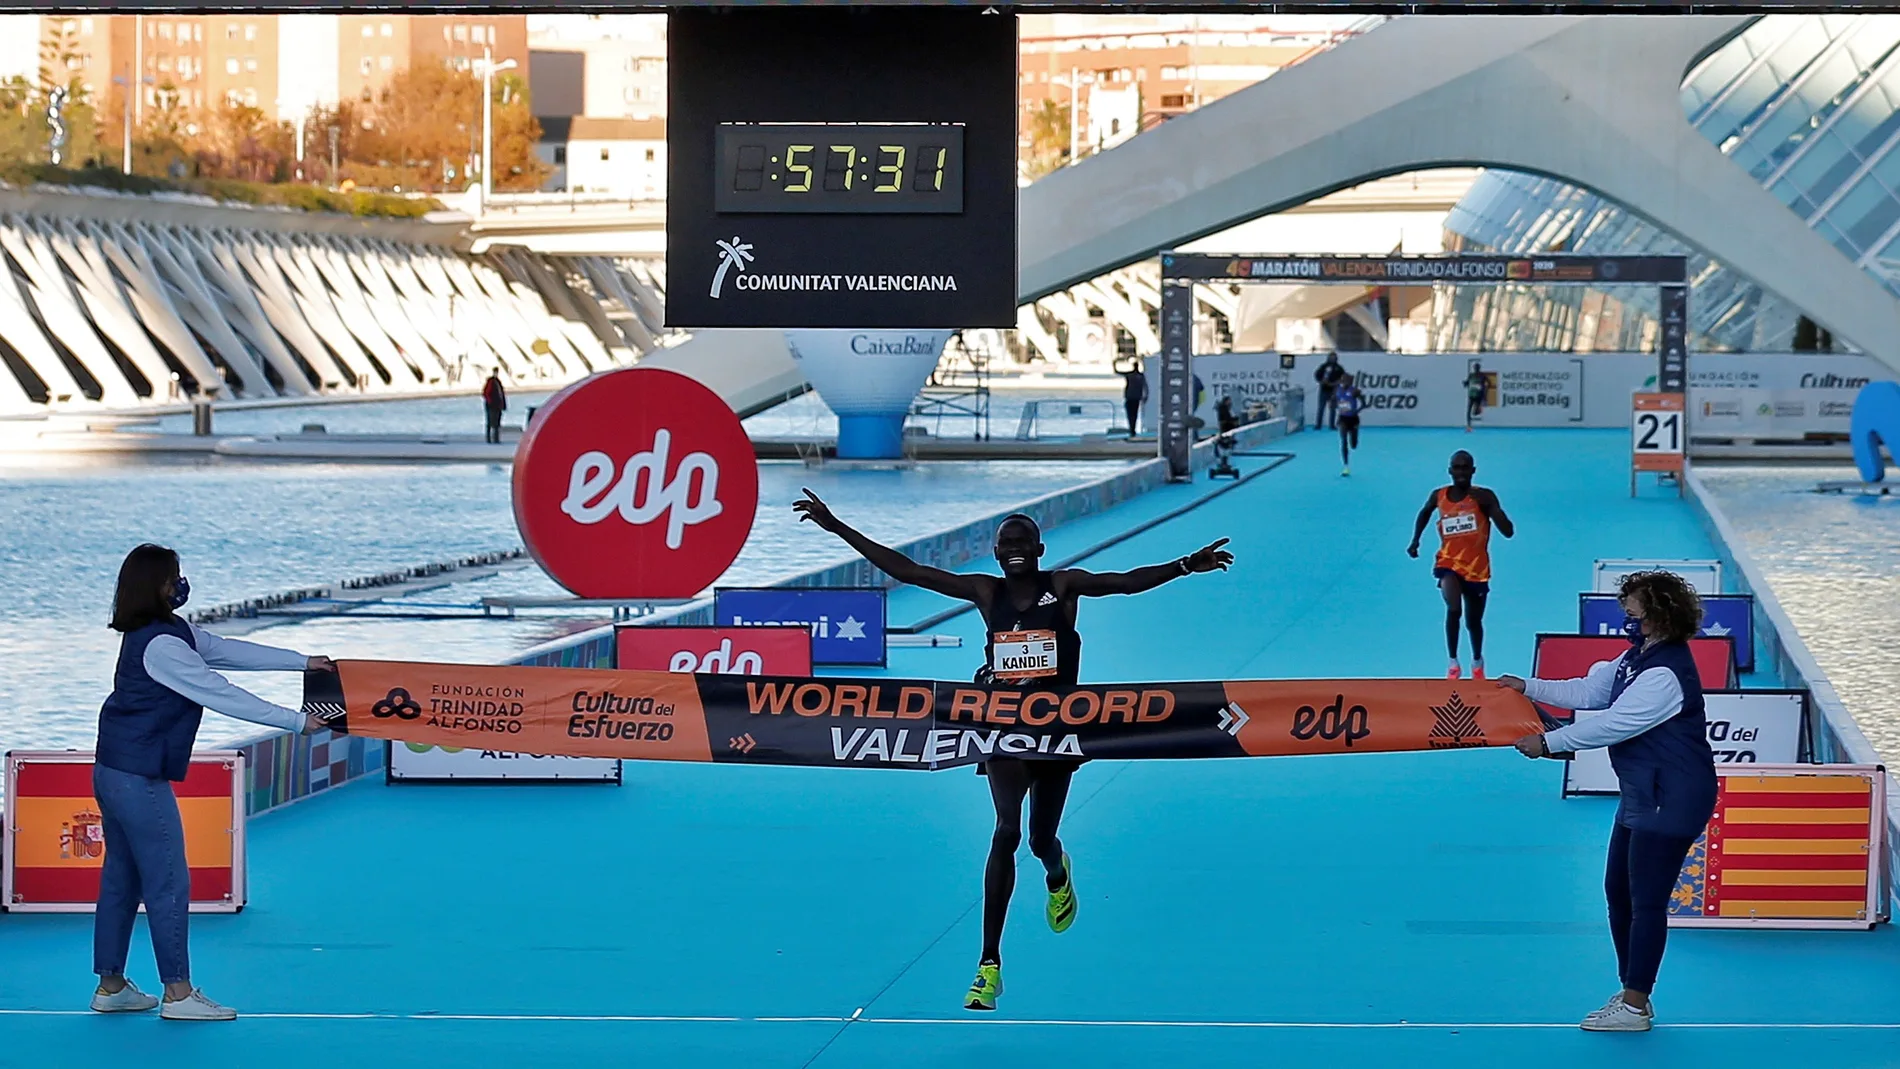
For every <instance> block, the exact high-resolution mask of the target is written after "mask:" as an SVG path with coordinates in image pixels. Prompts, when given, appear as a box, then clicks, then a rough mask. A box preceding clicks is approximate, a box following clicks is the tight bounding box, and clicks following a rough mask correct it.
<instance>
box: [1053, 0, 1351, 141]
mask: <svg viewBox="0 0 1900 1069" xmlns="http://www.w3.org/2000/svg"><path fill="white" fill-rule="evenodd" d="M1357 21H1359V20H1356V19H1353V18H1342V17H1335V16H1271V17H1261V16H1254V15H1202V16H1198V17H1197V16H1190V15H1024V16H1022V17H1021V41H1022V44H1021V51H1022V59H1021V62H1020V64H1019V67H1018V70H1019V72H1020V77H1021V79H1022V84H1021V87H1020V90H1019V93H1018V100H1019V106H1020V108H1021V109H1022V110H1021V114H1022V117H1023V121H1022V137H1023V147H1024V149H1025V150H1028V149H1029V148H1030V141H1031V136H1032V135H1031V131H1032V128H1033V126H1034V125H1035V116H1036V115H1037V113H1038V112H1040V111H1042V110H1044V108H1045V105H1047V104H1054V105H1057V106H1058V107H1061V108H1068V109H1070V118H1071V121H1072V123H1073V129H1072V130H1071V131H1070V143H1071V145H1072V146H1073V149H1074V152H1075V156H1076V158H1080V157H1081V156H1086V155H1088V154H1089V153H1090V152H1094V151H1100V150H1101V149H1104V148H1110V147H1113V146H1114V145H1116V144H1119V143H1120V142H1122V141H1125V140H1127V139H1128V138H1130V137H1133V136H1134V135H1135V134H1136V133H1137V132H1139V131H1140V130H1144V129H1147V128H1149V127H1151V126H1153V125H1155V124H1156V123H1158V122H1162V121H1165V120H1167V119H1169V118H1172V117H1173V116H1175V115H1179V114H1182V113H1184V112H1188V111H1192V110H1194V109H1195V108H1198V107H1201V106H1203V105H1205V104H1208V103H1211V102H1213V101H1215V100H1219V99H1220V98H1221V97H1224V96H1226V95H1228V94H1230V93H1235V92H1238V91H1240V90H1242V89H1245V88H1246V87H1248V86H1250V85H1253V84H1254V83H1255V82H1258V81H1260V80H1262V79H1264V78H1267V77H1269V76H1271V75H1272V74H1273V73H1274V72H1275V71H1278V70H1280V69H1281V68H1283V67H1289V66H1292V65H1293V64H1295V63H1298V62H1300V61H1301V60H1302V59H1304V58H1306V57H1307V56H1309V55H1312V54H1314V53H1317V52H1319V51H1322V50H1324V49H1326V48H1328V47H1330V46H1331V45H1332V44H1334V43H1336V42H1337V41H1338V40H1340V39H1341V38H1343V37H1345V36H1349V35H1351V34H1352V33H1353V32H1354V25H1355V23H1356V22H1357ZM1066 149H1067V146H1065V150H1066Z"/></svg>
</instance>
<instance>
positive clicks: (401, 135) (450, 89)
mask: <svg viewBox="0 0 1900 1069" xmlns="http://www.w3.org/2000/svg"><path fill="white" fill-rule="evenodd" d="M494 91H495V96H494V100H493V103H492V109H493V115H492V121H493V123H494V138H495V169H494V185H495V188H497V189H536V188H539V187H540V185H541V183H542V182H543V181H544V180H545V179H546V176H547V173H548V168H547V167H546V165H545V164H543V163H542V162H541V161H540V160H539V159H538V158H537V157H536V156H535V154H534V144H535V142H536V141H537V140H539V138H540V136H541V129H540V124H539V123H537V122H535V120H534V116H533V114H532V113H531V112H530V111H529V109H528V102H527V94H526V92H525V84H524V83H523V82H522V81H521V79H519V78H513V77H507V76H504V77H502V78H500V79H497V80H496V81H495V84H494ZM481 121H482V81H481V79H480V78H479V77H477V76H475V75H474V74H471V73H469V72H467V71H457V70H451V69H450V68H448V67H447V66H443V65H438V64H427V65H423V66H418V67H412V68H410V69H409V70H406V71H403V72H401V73H399V74H397V75H396V76H395V77H394V78H392V79H390V82H389V85H388V87H387V88H386V89H384V90H383V91H382V93H381V94H379V95H378V96H377V98H376V100H375V102H374V104H373V106H372V107H371V109H370V115H369V122H368V124H367V128H366V129H364V130H363V131H362V132H361V136H360V137H358V138H355V139H354V144H353V146H352V147H353V148H354V149H355V150H356V151H354V152H352V153H351V163H352V165H353V166H354V167H357V168H361V169H363V170H365V171H368V172H370V173H368V174H367V175H366V176H365V177H368V178H370V179H371V180H372V182H373V184H379V185H382V184H391V185H401V186H402V188H404V189H417V190H425V191H440V190H453V189H462V188H466V187H467V186H468V185H470V184H471V183H473V182H474V181H476V180H478V175H477V173H476V171H475V168H476V167H477V166H478V164H479V160H480V157H481V152H482V145H481V134H482V129H481Z"/></svg>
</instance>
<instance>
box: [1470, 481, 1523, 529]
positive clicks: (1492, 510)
mask: <svg viewBox="0 0 1900 1069" xmlns="http://www.w3.org/2000/svg"><path fill="white" fill-rule="evenodd" d="M1478 505H1479V507H1480V508H1482V509H1484V514H1485V515H1486V516H1489V517H1491V522H1492V523H1494V524H1496V525H1497V528H1498V533H1499V534H1501V535H1503V536H1504V537H1506V538H1510V537H1511V536H1513V535H1515V534H1517V527H1516V525H1514V524H1513V523H1511V518H1510V517H1509V516H1506V515H1505V514H1504V506H1503V505H1502V504H1500V503H1499V502H1498V495H1497V492H1496V491H1494V490H1486V491H1485V492H1484V497H1483V498H1482V499H1481V500H1480V501H1479V502H1478Z"/></svg>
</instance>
